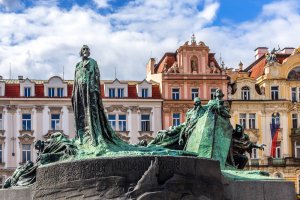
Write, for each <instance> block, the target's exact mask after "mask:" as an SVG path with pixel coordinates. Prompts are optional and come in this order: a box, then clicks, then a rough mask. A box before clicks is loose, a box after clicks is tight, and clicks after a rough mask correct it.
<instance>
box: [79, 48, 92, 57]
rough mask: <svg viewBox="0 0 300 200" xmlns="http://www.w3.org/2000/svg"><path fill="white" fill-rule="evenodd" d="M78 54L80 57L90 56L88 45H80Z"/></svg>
mask: <svg viewBox="0 0 300 200" xmlns="http://www.w3.org/2000/svg"><path fill="white" fill-rule="evenodd" d="M79 55H80V57H82V58H88V57H89V56H90V48H89V47H88V45H83V46H82V47H81V50H80V52H79Z"/></svg>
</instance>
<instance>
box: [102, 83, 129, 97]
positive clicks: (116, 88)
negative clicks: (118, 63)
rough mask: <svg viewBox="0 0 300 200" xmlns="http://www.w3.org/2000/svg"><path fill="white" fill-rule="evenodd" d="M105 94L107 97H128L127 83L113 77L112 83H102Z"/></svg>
mask: <svg viewBox="0 0 300 200" xmlns="http://www.w3.org/2000/svg"><path fill="white" fill-rule="evenodd" d="M104 92H105V96H106V97H109V98H124V97H128V83H123V82H122V83H121V82H120V81H119V80H118V79H115V80H114V81H113V82H112V83H111V82H110V83H104Z"/></svg>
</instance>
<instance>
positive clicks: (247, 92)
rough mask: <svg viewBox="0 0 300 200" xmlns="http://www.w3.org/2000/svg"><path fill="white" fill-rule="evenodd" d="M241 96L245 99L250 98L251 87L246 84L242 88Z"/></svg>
mask: <svg viewBox="0 0 300 200" xmlns="http://www.w3.org/2000/svg"><path fill="white" fill-rule="evenodd" d="M241 98H242V100H244V101H249V100H250V88H249V87H248V86H244V87H242V89H241Z"/></svg>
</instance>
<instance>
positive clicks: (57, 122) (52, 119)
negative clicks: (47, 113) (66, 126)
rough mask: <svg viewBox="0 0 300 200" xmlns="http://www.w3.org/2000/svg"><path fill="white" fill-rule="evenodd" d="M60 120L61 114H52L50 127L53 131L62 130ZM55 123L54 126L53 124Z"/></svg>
mask: <svg viewBox="0 0 300 200" xmlns="http://www.w3.org/2000/svg"><path fill="white" fill-rule="evenodd" d="M53 116H58V119H54V118H53ZM60 120H61V117H60V114H56V113H55V114H51V120H50V121H51V123H50V127H51V130H53V131H57V130H60ZM52 123H54V127H53V126H52V125H53V124H52Z"/></svg>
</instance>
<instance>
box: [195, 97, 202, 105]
mask: <svg viewBox="0 0 300 200" xmlns="http://www.w3.org/2000/svg"><path fill="white" fill-rule="evenodd" d="M194 105H195V106H199V105H201V99H200V98H199V97H196V98H194Z"/></svg>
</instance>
